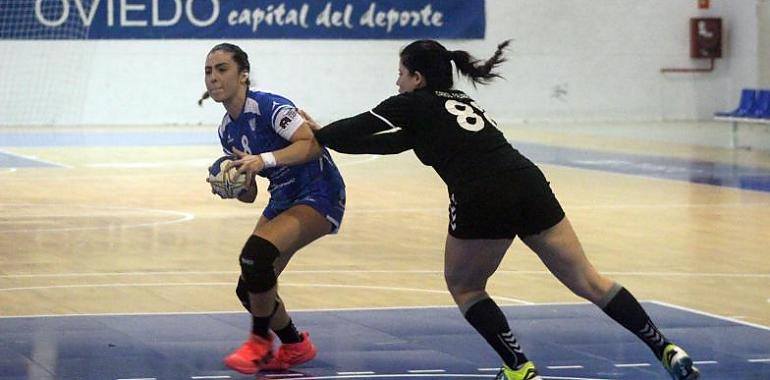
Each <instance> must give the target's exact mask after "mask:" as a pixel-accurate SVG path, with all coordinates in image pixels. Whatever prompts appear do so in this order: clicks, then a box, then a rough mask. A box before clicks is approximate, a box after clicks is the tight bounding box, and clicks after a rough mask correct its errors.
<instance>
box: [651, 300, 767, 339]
mask: <svg viewBox="0 0 770 380" xmlns="http://www.w3.org/2000/svg"><path fill="white" fill-rule="evenodd" d="M649 302H651V303H656V304H658V305H663V306H666V307H670V308H673V309H679V310H684V311H687V312H690V313H694V314H700V315H704V316H707V317H710V318H715V319H721V320H723V321H728V322H732V323H737V324H739V325H744V326H750V327H756V328H758V329H762V330H768V331H770V327H768V326H762V325H760V324H756V323H751V322H746V321H742V320H740V319H732V318H729V317H723V316H721V315H716V314H712V313H708V312H705V311H701V310H696V309H691V308H689V307H684V306H679V305H674V304H670V303H667V302H662V301H655V300H650V301H649Z"/></svg>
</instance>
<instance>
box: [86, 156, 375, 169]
mask: <svg viewBox="0 0 770 380" xmlns="http://www.w3.org/2000/svg"><path fill="white" fill-rule="evenodd" d="M377 158H378V156H375V155H370V156H368V157H366V158H363V159H356V160H352V161H351V162H347V161H346V162H341V163H335V164H337V166H353V165H360V164H365V163H369V162H372V161H374V160H377ZM211 162H212V159H211V158H208V157H207V158H191V159H187V160H175V161H149V162H148V161H135V162H125V161H121V162H101V163H95V164H86V165H83V166H84V167H89V168H108V169H148V168H163V167H181V166H183V167H201V168H206V167H208V166H209V165H211Z"/></svg>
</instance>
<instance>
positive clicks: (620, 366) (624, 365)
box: [614, 363, 650, 368]
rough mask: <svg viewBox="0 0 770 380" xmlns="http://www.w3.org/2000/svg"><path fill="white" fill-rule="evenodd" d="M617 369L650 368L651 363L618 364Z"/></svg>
mask: <svg viewBox="0 0 770 380" xmlns="http://www.w3.org/2000/svg"><path fill="white" fill-rule="evenodd" d="M614 365H615V367H618V368H633V367H649V366H650V363H616V364H614Z"/></svg>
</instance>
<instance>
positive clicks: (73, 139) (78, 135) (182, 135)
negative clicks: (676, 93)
mask: <svg viewBox="0 0 770 380" xmlns="http://www.w3.org/2000/svg"><path fill="white" fill-rule="evenodd" d="M511 143H512V144H513V146H514V147H516V148H517V149H519V150H520V151H521V152H522V153H524V154H525V155H527V156H528V157H529V158H530V159H532V160H533V161H535V162H536V163H542V164H552V165H561V166H568V167H577V168H583V169H590V170H599V171H607V172H613V173H623V174H630V175H639V176H646V177H654V178H663V179H670V180H677V181H687V182H692V183H702V184H708V185H715V186H726V187H733V188H739V189H747V190H756V191H765V192H770V169H767V168H762V167H750V166H740V165H733V164H726V163H719V162H711V161H696V160H688V159H682V158H674V157H663V156H650V155H635V154H623V153H616V152H606V151H598V150H588V149H578V148H567V147H559V146H551V145H543V144H532V143H520V142H516V141H512V142H511ZM218 144H219V141H218V138H217V135H216V131H215V130H214V129H212V130H211V131H209V130H205V129H194V130H180V128H168V129H163V128H159V129H158V130H157V131H149V132H148V131H147V130H146V129H144V130H137V131H122V132H111V131H101V132H83V131H61V132H56V133H50V132H28V133H19V132H14V133H0V148H2V147H62V146H68V147H78V146H79V147H89V146H174V145H179V146H184V145H218ZM35 166H53V165H51V164H48V163H45V162H39V161H34V160H32V161H30V160H24V159H21V158H19V157H13V156H10V155H8V154H3V153H2V152H0V168H18V167H35Z"/></svg>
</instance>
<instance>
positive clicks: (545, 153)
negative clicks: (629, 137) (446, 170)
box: [511, 142, 770, 192]
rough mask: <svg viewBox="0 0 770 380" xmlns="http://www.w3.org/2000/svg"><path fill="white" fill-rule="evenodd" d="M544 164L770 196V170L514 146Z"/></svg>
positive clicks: (530, 144) (525, 145) (563, 148)
mask: <svg viewBox="0 0 770 380" xmlns="http://www.w3.org/2000/svg"><path fill="white" fill-rule="evenodd" d="M511 144H513V146H514V147H516V148H517V149H519V151H520V152H521V153H523V154H524V155H526V156H527V157H529V158H530V159H532V160H533V161H535V162H538V163H542V164H551V165H560V166H568V167H574V168H581V169H589V170H598V171H606V172H612V173H622V174H630V175H637V176H644V177H653V178H662V179H670V180H676V181H686V182H691V183H700V184H707V185H714V186H725V187H733V188H739V189H745V190H756V191H765V192H770V169H767V168H762V167H750V166H740V165H734V164H724V163H719V162H713V161H704V160H688V159H682V158H674V157H662V156H648V155H636V154H627V153H617V152H605V151H598V150H586V149H576V148H567V147H558V146H551V145H542V144H532V143H518V142H511Z"/></svg>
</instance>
